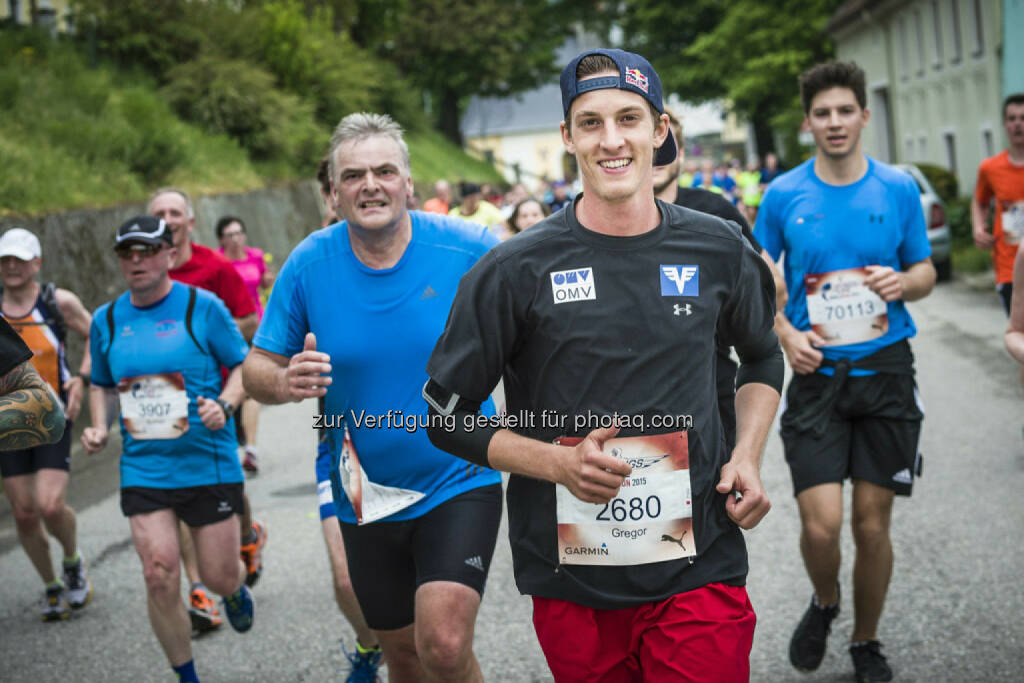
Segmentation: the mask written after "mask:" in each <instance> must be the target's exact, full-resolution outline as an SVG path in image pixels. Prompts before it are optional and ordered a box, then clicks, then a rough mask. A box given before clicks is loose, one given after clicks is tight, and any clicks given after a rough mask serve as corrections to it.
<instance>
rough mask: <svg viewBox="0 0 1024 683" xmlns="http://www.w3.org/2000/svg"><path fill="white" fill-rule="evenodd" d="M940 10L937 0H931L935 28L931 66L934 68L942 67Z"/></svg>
mask: <svg viewBox="0 0 1024 683" xmlns="http://www.w3.org/2000/svg"><path fill="white" fill-rule="evenodd" d="M941 12H942V10H940V9H939V0H932V27H933V28H934V29H935V60H934V61H933V62H932V66H933V67H935V68H936V69H941V68H942V15H941Z"/></svg>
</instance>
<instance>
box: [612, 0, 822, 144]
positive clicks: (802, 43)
mask: <svg viewBox="0 0 1024 683" xmlns="http://www.w3.org/2000/svg"><path fill="white" fill-rule="evenodd" d="M838 4H839V0H731V2H729V3H722V2H718V1H716V0H689V1H688V2H681V3H672V4H671V5H670V4H668V3H663V2H659V1H658V0H634V2H631V3H630V6H629V11H628V12H626V13H625V14H624V15H623V16H622V17H621V25H622V26H623V34H624V36H625V40H626V44H627V49H632V50H635V51H637V52H639V53H640V54H643V55H644V56H646V57H648V59H650V60H651V62H652V63H653V64H654V66H655V68H656V69H657V70H658V74H659V75H660V76H661V78H662V81H663V83H664V85H665V90H666V91H667V92H675V93H676V94H678V95H679V96H680V97H681V98H682V99H684V100H687V101H704V100H709V99H718V98H724V99H727V100H728V101H729V102H730V103H731V104H732V107H733V108H734V109H735V111H736V112H737V113H739V114H740V115H741V116H744V117H746V118H748V119H749V120H751V121H752V122H753V123H754V127H755V132H756V135H757V143H758V151H759V152H760V153H762V154H763V153H765V152H767V151H771V150H773V149H774V142H773V140H772V136H771V128H772V126H776V127H778V128H779V129H780V130H784V131H785V132H788V133H789V134H790V135H789V138H790V139H791V142H793V143H794V144H795V137H796V132H797V131H796V126H797V125H798V124H799V120H800V119H801V118H802V113H801V110H800V106H799V95H798V89H797V76H799V74H800V72H801V71H803V70H804V69H806V68H808V67H810V66H812V65H813V64H815V63H817V62H820V61H824V60H826V59H828V58H829V57H830V56H831V55H832V45H831V41H830V40H829V39H828V37H827V36H826V35H825V34H824V28H825V24H826V23H827V22H828V18H829V17H830V16H831V14H832V12H833V10H834V9H835V8H836V6H837V5H838Z"/></svg>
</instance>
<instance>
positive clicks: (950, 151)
mask: <svg viewBox="0 0 1024 683" xmlns="http://www.w3.org/2000/svg"><path fill="white" fill-rule="evenodd" d="M943 138H945V140H946V166H947V167H948V168H949V171H950V173H952V174H953V175H956V136H954V135H953V134H952V133H946V134H945V135H944V136H943Z"/></svg>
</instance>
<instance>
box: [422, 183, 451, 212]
mask: <svg viewBox="0 0 1024 683" xmlns="http://www.w3.org/2000/svg"><path fill="white" fill-rule="evenodd" d="M451 203H452V191H451V188H449V187H448V181H447V180H438V181H437V182H436V183H434V196H433V197H432V198H431V199H428V200H427V201H425V202H424V203H423V210H424V211H429V212H430V213H440V214H447V213H448V211H450V210H451Z"/></svg>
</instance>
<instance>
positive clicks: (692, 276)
mask: <svg viewBox="0 0 1024 683" xmlns="http://www.w3.org/2000/svg"><path fill="white" fill-rule="evenodd" d="M660 268H661V295H662V296H699V295H700V267H699V266H665V265H663V266H660Z"/></svg>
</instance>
